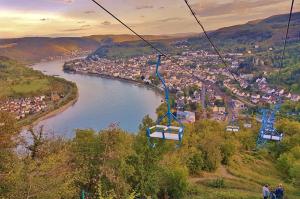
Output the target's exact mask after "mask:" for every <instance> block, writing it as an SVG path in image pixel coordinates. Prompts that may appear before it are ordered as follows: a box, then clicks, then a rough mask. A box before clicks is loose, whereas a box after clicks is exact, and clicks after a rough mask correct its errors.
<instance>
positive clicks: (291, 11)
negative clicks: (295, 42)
mask: <svg viewBox="0 0 300 199" xmlns="http://www.w3.org/2000/svg"><path fill="white" fill-rule="evenodd" d="M294 2H295V0H292V4H291V9H290V15H289V20H288V24H287V28H286V33H285V39H284V45H283V51H282V56H281V67H280V69H281V68H283V61H284V59H285V51H286V44H287V40H288V36H289V30H290V24H291V19H292V14H293V8H294Z"/></svg>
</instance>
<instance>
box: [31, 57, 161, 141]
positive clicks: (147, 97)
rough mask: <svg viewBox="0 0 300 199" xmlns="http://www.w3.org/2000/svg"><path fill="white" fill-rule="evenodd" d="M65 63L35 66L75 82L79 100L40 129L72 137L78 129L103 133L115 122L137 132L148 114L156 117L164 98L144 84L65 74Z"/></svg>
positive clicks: (47, 72)
mask: <svg viewBox="0 0 300 199" xmlns="http://www.w3.org/2000/svg"><path fill="white" fill-rule="evenodd" d="M63 64H64V61H51V62H42V63H38V64H35V65H33V66H32V68H33V69H35V70H39V71H42V72H43V73H44V74H47V75H58V76H59V77H62V78H64V79H66V80H69V81H72V82H75V83H76V85H77V87H78V92H79V98H78V101H77V102H76V103H75V104H74V105H73V106H71V107H69V108H68V109H66V110H65V111H63V112H61V113H59V114H57V115H55V116H53V117H51V118H48V119H46V120H43V121H41V122H39V123H38V124H37V126H41V125H43V126H44V129H45V131H47V132H49V131H50V132H53V133H54V134H55V135H59V136H63V137H67V138H72V137H74V134H75V131H74V130H75V129H86V128H91V129H94V130H97V131H98V130H101V129H103V128H106V127H108V126H109V125H110V124H112V123H118V124H119V126H120V127H121V128H122V129H124V130H126V131H128V132H132V133H135V132H137V130H138V126H139V124H140V123H141V121H142V119H143V117H144V116H145V115H147V114H148V115H150V116H151V117H152V118H155V117H156V115H155V110H156V108H157V107H158V106H159V105H160V104H161V99H162V96H161V95H160V94H159V93H158V92H156V91H154V90H153V89H150V88H148V87H145V86H143V85H138V84H134V83H130V82H126V81H119V80H115V79H107V78H102V77H96V76H87V75H80V74H70V73H65V72H63V70H62V66H63Z"/></svg>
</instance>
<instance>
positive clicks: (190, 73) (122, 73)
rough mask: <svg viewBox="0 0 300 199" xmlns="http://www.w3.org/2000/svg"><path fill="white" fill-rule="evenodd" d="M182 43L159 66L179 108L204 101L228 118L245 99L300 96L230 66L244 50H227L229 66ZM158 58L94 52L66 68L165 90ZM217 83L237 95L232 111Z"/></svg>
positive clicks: (263, 100) (250, 101)
mask: <svg viewBox="0 0 300 199" xmlns="http://www.w3.org/2000/svg"><path fill="white" fill-rule="evenodd" d="M179 47H180V48H181V47H182V50H183V52H182V53H181V54H180V55H174V56H172V57H171V58H163V59H162V61H161V66H160V68H159V70H160V73H161V74H162V75H163V76H164V78H165V80H166V85H167V86H168V87H169V89H170V90H171V92H172V93H174V94H176V95H175V96H176V100H175V102H176V105H177V110H179V111H182V112H183V113H184V111H194V110H191V109H187V107H191V106H189V105H191V104H201V105H202V107H205V108H208V107H211V110H212V111H211V112H212V118H214V119H216V120H226V117H227V114H228V112H231V113H232V112H233V111H235V112H236V110H239V108H241V107H242V109H244V108H245V104H244V102H246V104H263V103H270V104H274V103H276V101H277V99H278V97H280V98H286V99H290V100H293V101H299V100H300V96H299V95H295V94H291V93H286V92H285V91H284V90H279V89H276V88H271V87H270V86H269V84H268V83H267V80H266V79H265V78H257V77H255V74H251V73H248V74H242V73H232V72H231V71H230V70H236V69H238V68H239V63H240V61H241V60H243V54H241V53H227V54H225V55H224V58H225V61H226V62H227V63H231V64H230V67H229V68H224V67H222V62H221V61H220V59H219V57H218V55H216V54H211V53H209V52H207V51H204V50H189V49H188V47H187V46H184V44H182V45H179V46H178V48H179ZM156 59H157V57H156V56H154V55H144V56H137V57H132V58H128V59H124V58H115V59H107V58H100V57H99V56H98V55H97V54H94V55H91V56H89V57H88V58H87V59H77V60H73V61H70V62H67V63H65V66H64V69H65V70H69V71H73V72H77V73H84V74H96V75H104V76H109V77H114V78H121V79H127V80H133V81H139V82H144V83H146V84H152V85H155V86H156V87H158V88H160V89H161V90H163V87H162V85H161V84H160V82H159V81H158V80H157V79H156V78H155V69H156V68H155V64H156ZM195 86H196V87H197V88H198V90H196V91H195V92H193V93H190V94H188V95H186V94H184V95H183V93H184V91H185V90H186V89H187V88H190V87H195ZM203 87H205V88H203ZM216 87H223V88H226V89H227V90H229V91H230V92H231V93H232V94H234V95H235V96H236V97H237V99H238V100H237V104H239V105H238V106H237V107H233V108H232V109H233V110H231V111H230V110H229V109H231V108H230V106H228V105H226V104H223V105H220V104H216V103H215V102H216V101H223V102H224V101H225V100H224V92H220V90H219V89H216ZM253 88H255V89H253ZM222 93H223V94H222ZM222 95H223V96H222ZM225 107H226V108H225ZM182 115H188V116H187V118H194V117H193V116H191V115H193V114H190V113H189V112H187V113H184V114H182ZM186 120H190V119H186ZM191 120H192V119H191Z"/></svg>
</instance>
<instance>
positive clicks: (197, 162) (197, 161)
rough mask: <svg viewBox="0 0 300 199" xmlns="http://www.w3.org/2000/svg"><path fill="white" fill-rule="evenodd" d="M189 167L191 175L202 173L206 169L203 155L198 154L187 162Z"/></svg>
mask: <svg viewBox="0 0 300 199" xmlns="http://www.w3.org/2000/svg"><path fill="white" fill-rule="evenodd" d="M187 167H188V169H189V172H190V174H196V173H198V172H199V171H201V170H202V169H203V167H204V160H203V157H202V153H201V152H197V153H195V154H194V155H193V156H192V157H190V158H189V159H188V161H187Z"/></svg>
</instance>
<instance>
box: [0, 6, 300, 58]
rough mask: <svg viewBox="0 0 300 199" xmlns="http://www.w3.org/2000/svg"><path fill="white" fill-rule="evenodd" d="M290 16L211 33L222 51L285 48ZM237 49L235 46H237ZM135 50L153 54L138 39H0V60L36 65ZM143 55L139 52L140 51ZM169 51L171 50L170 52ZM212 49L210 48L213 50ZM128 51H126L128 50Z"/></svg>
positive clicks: (298, 30)
mask: <svg viewBox="0 0 300 199" xmlns="http://www.w3.org/2000/svg"><path fill="white" fill-rule="evenodd" d="M287 21H288V14H283V15H275V16H271V17H268V18H266V19H260V20H254V21H250V22H248V23H246V24H242V25H235V26H230V27H224V28H220V29H218V30H215V31H210V32H209V35H210V37H211V38H212V40H213V41H214V42H215V43H216V44H217V46H219V47H220V48H222V47H225V48H227V49H229V50H230V49H232V51H234V50H235V48H234V47H237V46H240V45H253V44H256V43H264V44H267V45H269V46H272V45H275V46H276V45H278V46H279V45H282V41H283V38H284V35H285V31H286V25H287ZM144 37H145V38H146V39H148V40H151V41H155V44H156V45H157V46H162V47H165V46H166V44H167V43H170V42H168V41H174V40H177V39H178V40H182V39H185V40H187V41H188V42H189V43H190V44H191V45H193V46H194V47H195V48H205V47H206V48H210V44H209V43H208V42H207V39H206V38H205V37H204V36H203V34H196V33H187V34H183V33H181V34H175V35H144ZM106 39H112V41H113V43H114V44H115V45H112V46H111V47H110V46H107V45H104V46H105V49H101V48H103V46H101V43H102V41H104V40H106ZM289 40H300V12H297V13H293V16H292V21H291V28H290V33H289ZM234 45H235V46H234ZM126 47H127V48H132V49H131V51H129V52H128V53H127V52H126V56H132V55H135V52H137V53H139V54H141V53H144V52H145V53H149V52H150V53H151V52H152V51H151V49H147V48H146V47H145V45H142V44H141V42H140V39H139V38H138V37H136V36H135V35H126V34H122V35H91V36H86V37H59V38H49V37H27V38H17V39H0V56H1V55H2V56H6V57H9V58H11V59H16V60H19V61H25V62H37V61H40V60H42V59H45V58H49V57H58V56H68V55H72V54H76V53H78V52H81V51H87V52H94V53H91V54H97V53H99V55H100V56H106V54H107V53H109V54H110V56H112V57H114V56H115V55H116V54H117V53H118V52H119V50H120V49H121V52H124V49H125V48H126ZM140 48H141V51H140V52H139V49H140ZM169 49H170V48H169ZM210 49H211V48H210ZM125 50H126V49H125Z"/></svg>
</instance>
